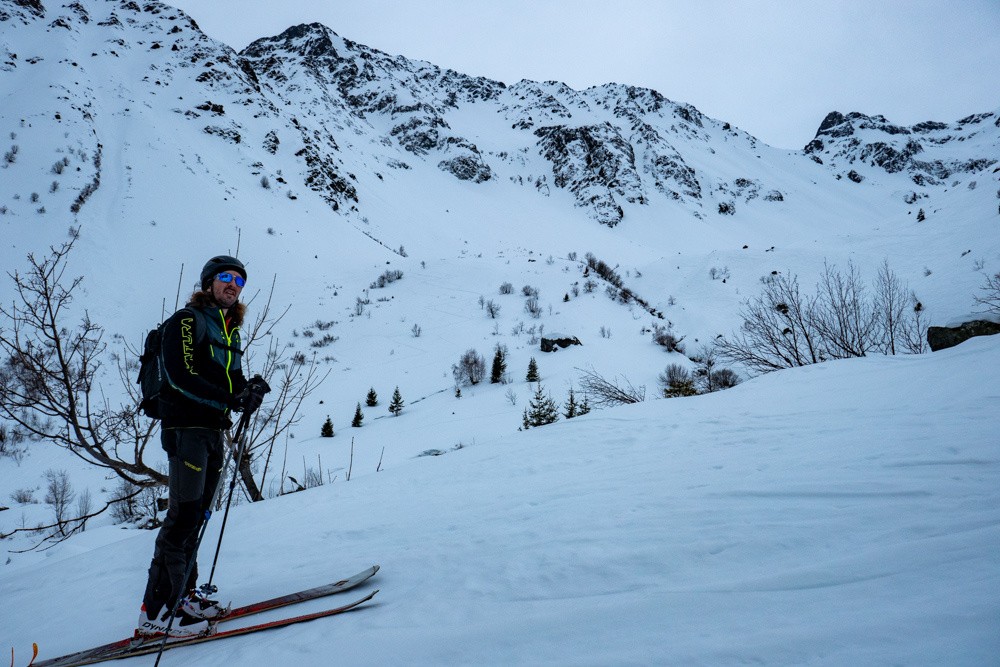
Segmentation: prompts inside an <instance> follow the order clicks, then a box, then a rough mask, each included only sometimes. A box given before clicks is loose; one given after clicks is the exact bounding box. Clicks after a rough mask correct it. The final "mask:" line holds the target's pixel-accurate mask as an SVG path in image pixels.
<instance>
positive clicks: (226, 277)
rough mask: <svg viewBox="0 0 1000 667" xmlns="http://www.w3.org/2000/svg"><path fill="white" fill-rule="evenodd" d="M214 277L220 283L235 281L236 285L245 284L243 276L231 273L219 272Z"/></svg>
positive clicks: (241, 285)
mask: <svg viewBox="0 0 1000 667" xmlns="http://www.w3.org/2000/svg"><path fill="white" fill-rule="evenodd" d="M215 279H216V280H218V281H219V282H220V283H231V282H233V281H235V282H236V286H237V287H243V286H244V285H246V284H247V281H246V280H244V279H243V276H234V275H233V274H231V273H220V274H219V275H217V276H215Z"/></svg>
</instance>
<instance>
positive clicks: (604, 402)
mask: <svg viewBox="0 0 1000 667" xmlns="http://www.w3.org/2000/svg"><path fill="white" fill-rule="evenodd" d="M577 370H579V371H580V372H581V373H582V375H581V376H580V388H581V389H582V390H583V391H584V393H585V394H586V395H587V396H588V397H593V404H594V405H595V406H597V407H612V406H615V405H625V404H629V403H641V402H643V401H644V400H646V387H645V386H644V385H642V386H639V387H635V386H633V385H632V383H631V382H629V380H628V378H626V377H621V378H617V379H615V380H608V379H607V378H605V377H603V376H602V375H600V374H599V373H598V372H597V371H595V370H594V369H593V368H591V369H589V370H581V369H577Z"/></svg>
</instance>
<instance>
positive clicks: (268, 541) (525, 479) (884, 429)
mask: <svg viewBox="0 0 1000 667" xmlns="http://www.w3.org/2000/svg"><path fill="white" fill-rule="evenodd" d="M997 364H1000V345H998V343H997V341H996V340H994V339H977V340H972V341H969V342H967V343H965V344H963V345H961V346H959V347H957V348H953V349H952V350H948V351H944V352H941V353H937V354H934V355H930V356H920V357H895V358H868V359H861V360H849V361H843V362H835V363H828V364H823V365H818V366H812V367H808V368H803V369H799V370H794V371H786V372H781V373H774V374H770V375H768V376H765V377H762V378H758V379H756V380H753V381H751V382H748V383H746V384H744V385H741V386H740V387H737V388H735V389H733V390H730V391H727V392H722V393H719V394H712V395H707V396H700V397H695V398H690V399H676V400H669V401H656V402H652V403H645V404H640V405H635V406H631V407H626V408H620V409H616V410H607V411H602V412H594V413H591V414H590V415H587V416H585V417H580V418H577V419H575V420H572V421H568V422H561V423H557V424H555V425H551V426H548V427H544V428H539V429H533V430H531V431H528V432H525V433H520V434H516V435H508V436H506V437H487V438H484V439H483V440H481V441H479V442H477V443H475V444H474V445H469V446H467V447H465V448H463V449H462V450H460V451H454V452H449V453H447V454H445V455H442V456H438V457H428V458H420V459H417V460H413V461H411V462H410V463H408V464H407V465H404V466H397V467H394V468H392V469H389V470H385V471H383V472H380V473H377V474H376V473H374V472H372V471H371V470H367V471H365V472H364V473H363V474H357V476H356V477H355V478H353V479H352V480H351V481H350V482H345V483H334V484H331V485H327V486H324V487H321V488H317V489H313V490H310V491H307V492H304V493H298V494H292V495H289V496H284V497H282V498H280V499H276V500H272V501H268V502H266V503H262V504H257V505H253V506H245V505H244V506H241V507H238V508H237V509H236V510H234V512H233V514H232V515H231V517H230V523H229V526H228V527H227V532H226V537H225V542H224V544H223V555H222V559H221V565H220V568H219V571H218V573H217V575H216V581H217V583H219V584H221V586H222V590H223V591H224V593H225V595H226V596H232V599H233V600H234V601H236V602H241V601H244V600H253V599H258V598H262V597H265V596H270V595H272V594H277V593H280V592H283V591H286V590H287V589H289V588H297V587H300V586H306V585H312V584H318V583H321V582H323V581H325V580H327V579H330V578H331V577H338V576H340V575H343V574H347V573H348V572H353V571H355V570H356V569H360V567H361V566H363V565H366V564H369V563H370V562H376V561H377V562H379V563H381V564H382V566H383V569H382V571H381V572H380V573H379V575H378V576H377V578H376V579H375V580H373V581H372V582H371V584H370V585H369V588H372V587H378V588H380V589H381V592H380V593H379V595H378V596H377V597H376V598H375V603H374V604H370V605H368V607H367V608H364V609H361V610H359V611H357V612H356V613H350V614H346V615H344V616H341V617H337V618H334V619H328V620H319V621H314V622H311V623H309V624H305V625H301V626H296V627H292V628H288V629H283V630H276V631H272V632H270V633H264V634H260V635H257V636H253V637H248V638H244V639H233V640H226V641H224V642H219V643H217V644H212V645H207V646H203V647H197V648H195V647H192V648H187V649H180V650H178V651H177V652H176V653H171V654H168V655H167V656H165V658H164V663H163V664H167V665H169V664H181V663H184V664H191V663H195V664H205V665H216V664H220V665H221V664H224V663H229V664H232V663H237V664H245V665H273V664H287V663H289V662H295V664H301V665H325V664H330V662H331V661H334V660H335V661H337V662H341V663H344V664H358V665H362V664H371V665H376V664H581V665H582V664H588V665H589V664H705V665H716V664H745V663H748V662H753V663H762V664H829V665H842V664H873V665H878V664H908V665H918V664H923V665H938V664H950V665H986V664H990V663H991V662H992V661H993V660H994V659H995V657H996V655H997V651H998V650H1000V639H998V636H997V634H996V628H997V622H998V620H1000V606H998V602H997V601H998V599H1000V597H998V593H1000V555H998V551H997V549H996V545H997V544H998V543H1000V542H998V541H1000V509H998V508H1000V502H998V501H1000V497H998V496H1000V446H998V442H997V439H996V434H997V433H998V432H1000V428H998V427H1000V419H998V417H997V414H998V412H997V410H996V407H997V402H998V399H1000V394H998V393H997V390H996V387H995V383H992V382H990V381H989V377H988V376H989V375H991V372H990V370H988V369H992V368H996V367H997ZM358 472H359V473H360V471H358ZM213 528H214V529H215V530H217V529H218V526H217V525H216V526H213ZM216 534H217V533H215V531H214V530H211V529H210V530H209V536H208V538H207V539H208V540H210V541H211V542H213V543H214V541H215V539H214V538H215V535H216ZM153 538H154V535H153V534H152V533H146V532H138V533H137V532H134V531H122V530H120V529H117V528H113V527H106V528H100V529H96V530H90V531H87V532H86V533H85V534H84V535H83V536H82V537H80V538H78V539H74V540H72V541H70V542H68V543H66V544H64V545H62V546H60V547H57V548H56V549H53V550H52V551H50V552H47V554H46V555H47V557H46V558H45V559H42V560H41V561H36V562H32V563H30V564H26V565H23V566H12V567H8V568H5V571H4V576H3V577H2V579H0V594H2V596H3V599H4V600H5V604H4V610H5V611H4V620H3V625H2V627H3V639H2V641H3V643H4V644H7V643H10V644H12V645H14V646H17V647H18V649H19V651H24V650H25V649H27V648H28V646H29V642H30V641H31V640H41V641H42V649H43V655H44V656H53V655H58V654H61V653H63V652H68V651H71V650H73V649H76V648H79V647H82V646H86V645H88V644H92V643H94V642H102V641H105V640H113V639H115V638H117V637H119V636H121V635H123V634H126V633H128V632H129V631H130V628H131V626H130V624H129V621H130V616H131V613H132V612H134V611H135V609H136V607H137V599H136V593H137V590H138V586H139V579H140V578H141V576H140V574H141V572H142V570H143V568H144V566H145V564H146V562H147V561H146V559H147V558H148V554H149V553H150V551H151V549H152V540H153ZM82 573H85V576H81V574H82ZM95 591H100V593H99V594H97V595H95ZM345 595H349V594H345ZM81 600H86V603H85V607H86V608H85V609H82V608H81V604H80V603H79V601H81ZM316 606H321V604H316ZM14 610H16V611H14Z"/></svg>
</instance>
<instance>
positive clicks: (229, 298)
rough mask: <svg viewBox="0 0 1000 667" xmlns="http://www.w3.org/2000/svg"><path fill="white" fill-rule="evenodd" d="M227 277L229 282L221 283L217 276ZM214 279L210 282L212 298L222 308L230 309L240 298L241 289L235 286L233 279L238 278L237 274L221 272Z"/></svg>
mask: <svg viewBox="0 0 1000 667" xmlns="http://www.w3.org/2000/svg"><path fill="white" fill-rule="evenodd" d="M227 274H228V275H229V282H223V281H222V280H219V276H224V275H227ZM219 276H216V277H215V280H214V281H212V297H214V298H215V301H216V303H218V304H219V305H220V306H222V307H223V308H232V306H233V304H235V303H236V302H237V301H238V300H239V298H240V292H242V291H243V288H242V287H240V286H239V285H237V284H236V280H235V278H236V277H237V276H239V277H240V278H242V276H240V274H239V273H236V272H235V271H223V272H222V273H220V274H219Z"/></svg>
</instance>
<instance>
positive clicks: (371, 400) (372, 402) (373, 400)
mask: <svg viewBox="0 0 1000 667" xmlns="http://www.w3.org/2000/svg"><path fill="white" fill-rule="evenodd" d="M365 405H367V406H368V407H369V408H374V407H375V406H376V405H378V394H376V393H375V387H372V388H371V389H369V390H368V396H366V397H365Z"/></svg>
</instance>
